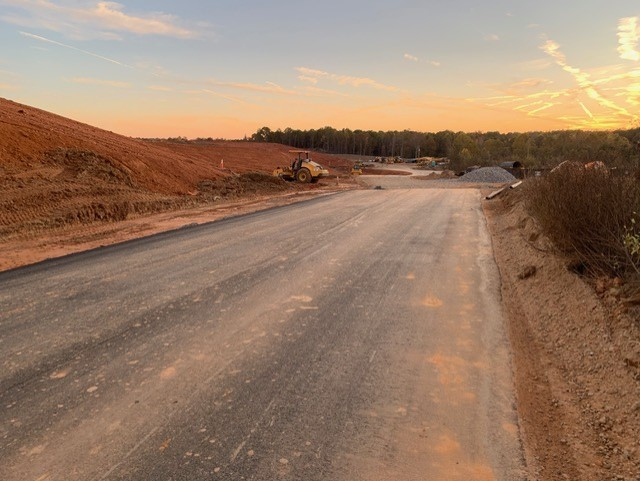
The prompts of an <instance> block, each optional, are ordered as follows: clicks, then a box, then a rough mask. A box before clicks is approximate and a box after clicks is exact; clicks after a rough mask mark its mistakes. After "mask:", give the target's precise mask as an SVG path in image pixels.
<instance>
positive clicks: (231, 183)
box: [198, 172, 297, 200]
mask: <svg viewBox="0 0 640 481" xmlns="http://www.w3.org/2000/svg"><path fill="white" fill-rule="evenodd" d="M198 190H199V192H200V194H201V195H203V196H205V197H206V198H208V199H212V198H213V200H217V198H227V199H228V198H237V197H244V196H247V195H258V194H262V195H264V194H268V193H279V192H286V191H295V190H297V189H296V185H295V184H293V183H291V182H286V181H284V180H282V179H280V178H278V177H274V176H273V175H270V174H265V173H263V172H247V173H244V174H239V175H233V176H230V177H226V178H224V179H214V180H203V181H202V182H200V183H199V184H198Z"/></svg>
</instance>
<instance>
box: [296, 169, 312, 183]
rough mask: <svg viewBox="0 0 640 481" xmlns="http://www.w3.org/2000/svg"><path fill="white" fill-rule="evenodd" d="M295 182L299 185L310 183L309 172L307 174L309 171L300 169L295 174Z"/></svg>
mask: <svg viewBox="0 0 640 481" xmlns="http://www.w3.org/2000/svg"><path fill="white" fill-rule="evenodd" d="M296 180H297V181H298V182H300V183H301V184H306V183H307V182H311V172H309V169H300V170H299V171H298V173H297V174H296Z"/></svg>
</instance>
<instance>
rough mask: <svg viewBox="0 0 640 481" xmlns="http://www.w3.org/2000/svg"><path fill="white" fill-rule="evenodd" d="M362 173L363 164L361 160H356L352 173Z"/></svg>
mask: <svg viewBox="0 0 640 481" xmlns="http://www.w3.org/2000/svg"><path fill="white" fill-rule="evenodd" d="M360 174H362V164H361V163H360V162H356V163H355V164H353V167H352V168H351V175H360Z"/></svg>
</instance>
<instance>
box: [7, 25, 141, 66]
mask: <svg viewBox="0 0 640 481" xmlns="http://www.w3.org/2000/svg"><path fill="white" fill-rule="evenodd" d="M20 35H22V36H24V37H28V38H33V39H35V40H40V41H41V42H46V43H51V44H53V45H58V46H59V47H64V48H70V49H71V50H75V51H77V52H81V53H84V54H85V55H90V56H92V57H95V58H99V59H100V60H104V61H106V62H110V63H114V64H116V65H120V66H121V67H126V68H133V67H132V66H131V65H127V64H124V63H122V62H118V61H117V60H113V59H112V58H108V57H103V56H102V55H98V54H97V53H93V52H89V51H87V50H82V49H81V48H78V47H73V46H71V45H66V44H64V43H60V42H56V41H55V40H50V39H48V38H45V37H41V36H39V35H34V34H32V33H27V32H20Z"/></svg>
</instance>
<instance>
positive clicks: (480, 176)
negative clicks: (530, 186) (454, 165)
mask: <svg viewBox="0 0 640 481" xmlns="http://www.w3.org/2000/svg"><path fill="white" fill-rule="evenodd" d="M458 180H459V181H460V182H486V183H488V184H494V183H495V184H502V183H507V182H513V181H514V180H516V178H515V177H514V176H513V175H511V174H510V173H509V172H507V171H506V170H504V169H503V168H502V167H482V168H480V169H476V170H472V171H471V172H469V173H467V174H464V175H463V176H462V177H460V178H459V179H458Z"/></svg>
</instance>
